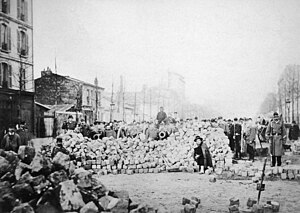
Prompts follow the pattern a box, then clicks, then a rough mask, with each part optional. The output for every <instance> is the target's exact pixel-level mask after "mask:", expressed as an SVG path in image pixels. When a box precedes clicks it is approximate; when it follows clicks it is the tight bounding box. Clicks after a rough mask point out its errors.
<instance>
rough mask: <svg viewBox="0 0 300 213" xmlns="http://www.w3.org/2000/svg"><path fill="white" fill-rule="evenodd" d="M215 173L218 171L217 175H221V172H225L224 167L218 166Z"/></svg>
mask: <svg viewBox="0 0 300 213" xmlns="http://www.w3.org/2000/svg"><path fill="white" fill-rule="evenodd" d="M215 173H216V174H217V175H221V174H222V173H223V169H222V168H217V169H216V170H215Z"/></svg>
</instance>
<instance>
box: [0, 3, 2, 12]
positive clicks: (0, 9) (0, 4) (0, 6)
mask: <svg viewBox="0 0 300 213" xmlns="http://www.w3.org/2000/svg"><path fill="white" fill-rule="evenodd" d="M0 11H1V12H2V1H1V3H0Z"/></svg>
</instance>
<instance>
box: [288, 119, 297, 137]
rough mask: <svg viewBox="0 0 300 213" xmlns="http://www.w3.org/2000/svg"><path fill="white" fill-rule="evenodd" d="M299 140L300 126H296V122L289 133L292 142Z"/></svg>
mask: <svg viewBox="0 0 300 213" xmlns="http://www.w3.org/2000/svg"><path fill="white" fill-rule="evenodd" d="M298 138H299V125H298V124H296V121H293V122H292V126H291V128H290V131H289V139H290V140H291V141H296V140H298Z"/></svg>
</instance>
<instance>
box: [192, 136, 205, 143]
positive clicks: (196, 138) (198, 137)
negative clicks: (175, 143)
mask: <svg viewBox="0 0 300 213" xmlns="http://www.w3.org/2000/svg"><path fill="white" fill-rule="evenodd" d="M197 140H201V141H203V139H202V138H201V137H200V136H199V135H197V136H196V137H195V139H194V142H196V141H197Z"/></svg>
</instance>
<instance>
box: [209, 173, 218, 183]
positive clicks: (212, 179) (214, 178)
mask: <svg viewBox="0 0 300 213" xmlns="http://www.w3.org/2000/svg"><path fill="white" fill-rule="evenodd" d="M216 181H217V179H216V177H215V176H214V175H210V176H209V182H211V183H215V182H216Z"/></svg>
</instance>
